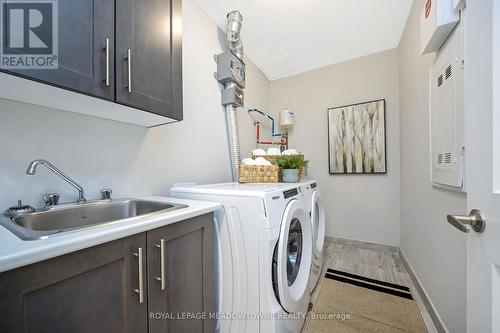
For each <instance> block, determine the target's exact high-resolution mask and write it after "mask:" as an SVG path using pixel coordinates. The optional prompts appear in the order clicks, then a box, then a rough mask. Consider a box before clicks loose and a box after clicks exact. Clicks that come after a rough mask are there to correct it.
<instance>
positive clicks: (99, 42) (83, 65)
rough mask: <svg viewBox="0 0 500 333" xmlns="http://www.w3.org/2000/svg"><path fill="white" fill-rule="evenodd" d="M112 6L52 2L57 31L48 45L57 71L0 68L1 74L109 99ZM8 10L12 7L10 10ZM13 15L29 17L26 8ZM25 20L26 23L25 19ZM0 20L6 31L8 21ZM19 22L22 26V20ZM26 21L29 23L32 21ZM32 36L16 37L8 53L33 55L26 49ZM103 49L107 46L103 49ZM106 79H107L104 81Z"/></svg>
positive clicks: (109, 1)
mask: <svg viewBox="0 0 500 333" xmlns="http://www.w3.org/2000/svg"><path fill="white" fill-rule="evenodd" d="M114 3H115V2H114V0H64V1H57V2H54V4H53V5H54V6H56V9H57V10H56V11H55V12H54V13H53V14H56V13H57V20H52V24H56V21H57V26H58V29H57V33H56V34H55V35H53V37H52V43H53V45H52V46H53V47H54V49H57V50H58V51H57V53H58V55H57V61H58V66H57V68H52V69H15V68H12V67H9V68H6V67H3V68H4V69H3V71H5V72H8V73H12V74H16V75H20V76H23V77H26V78H30V79H33V80H36V81H40V82H43V83H48V84H51V85H55V86H58V87H62V88H66V89H70V90H74V91H77V92H82V93H85V94H89V95H93V96H97V97H100V98H104V99H109V100H113V99H114V96H115V95H114V93H115V91H114V42H115V40H114V10H115V5H114ZM7 6H21V5H19V4H18V3H17V4H16V3H11V4H7ZM24 6H26V4H24ZM12 9H16V8H14V7H13V8H12ZM19 10H21V11H19ZM17 12H18V13H19V15H22V13H24V18H25V19H27V18H28V14H27V13H29V15H31V12H30V11H29V8H22V9H18V11H17ZM6 15H8V14H6ZM6 17H10V16H6ZM27 20H28V21H29V19H27ZM2 21H3V24H4V26H3V28H4V30H3V31H7V28H8V26H10V24H9V19H6V20H2ZM35 21H36V20H35ZM22 22H24V23H26V20H24V21H22ZM29 22H30V24H31V23H32V21H29ZM42 22H43V19H42ZM35 23H37V22H35ZM52 24H49V25H52ZM54 26H55V25H54ZM5 36H7V35H5ZM34 36H35V34H34V33H33V32H32V31H31V30H27V29H25V32H24V38H18V39H19V40H21V42H19V40H17V41H16V43H17V44H18V45H14V46H18V48H13V49H12V52H15V53H17V54H25V55H29V54H30V52H34V51H33V50H32V49H31V48H30V46H31V44H30V43H32V41H30V39H31V38H37V37H34ZM37 40H38V39H37ZM42 42H43V41H42ZM16 43H14V44H16ZM19 43H20V44H19ZM9 45H12V44H9ZM34 45H36V43H34ZM106 46H108V47H107V49H106ZM42 52H43V51H42ZM106 77H107V78H108V81H107V82H106Z"/></svg>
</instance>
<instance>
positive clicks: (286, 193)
mask: <svg viewBox="0 0 500 333" xmlns="http://www.w3.org/2000/svg"><path fill="white" fill-rule="evenodd" d="M296 195H299V190H298V189H296V188H293V189H291V190H287V191H284V192H283V196H284V197H285V199H288V198H291V197H294V196H296Z"/></svg>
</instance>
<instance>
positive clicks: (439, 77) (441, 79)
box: [438, 74, 443, 87]
mask: <svg viewBox="0 0 500 333" xmlns="http://www.w3.org/2000/svg"><path fill="white" fill-rule="evenodd" d="M442 84H443V74H441V75H439V76H438V87H441V85H442Z"/></svg>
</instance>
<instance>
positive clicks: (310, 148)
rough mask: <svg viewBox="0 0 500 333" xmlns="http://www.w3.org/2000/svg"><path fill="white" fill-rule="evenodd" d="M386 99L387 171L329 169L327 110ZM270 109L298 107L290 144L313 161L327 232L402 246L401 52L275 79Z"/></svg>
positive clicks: (311, 175)
mask: <svg viewBox="0 0 500 333" xmlns="http://www.w3.org/2000/svg"><path fill="white" fill-rule="evenodd" d="M380 98H385V99H386V132H387V165H388V173H387V175H330V174H329V173H328V146H327V143H328V142H327V141H328V139H327V136H328V135H327V129H328V126H327V109H328V108H329V107H334V106H342V105H347V104H353V103H361V102H366V101H371V100H374V99H380ZM270 105H271V109H272V111H273V113H274V114H275V115H277V114H278V112H279V111H280V110H282V109H283V108H285V107H288V108H290V109H291V110H293V111H294V112H295V126H294V128H293V132H292V133H291V134H290V147H291V148H297V149H299V150H300V151H302V152H303V153H304V154H305V155H306V158H307V159H308V160H310V164H309V170H308V174H309V177H310V178H314V179H317V180H319V186H320V188H321V191H322V193H323V196H324V198H325V200H326V206H327V234H328V235H330V236H335V237H342V238H349V239H356V240H362V241H368V242H375V243H382V244H390V245H399V96H398V51H397V50H395V49H393V50H389V51H384V52H381V53H376V54H373V55H369V56H366V57H363V58H359V59H355V60H351V61H347V62H343V63H339V64H335V65H332V66H328V67H324V68H320V69H318V70H314V71H311V72H307V73H304V74H300V75H295V76H292V77H289V78H285V79H282V80H277V81H273V82H271V103H270Z"/></svg>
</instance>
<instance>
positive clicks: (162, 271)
mask: <svg viewBox="0 0 500 333" xmlns="http://www.w3.org/2000/svg"><path fill="white" fill-rule="evenodd" d="M155 246H156V247H157V248H159V249H160V276H158V277H156V280H158V281H160V285H161V290H165V240H164V239H161V240H160V245H158V244H155Z"/></svg>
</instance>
